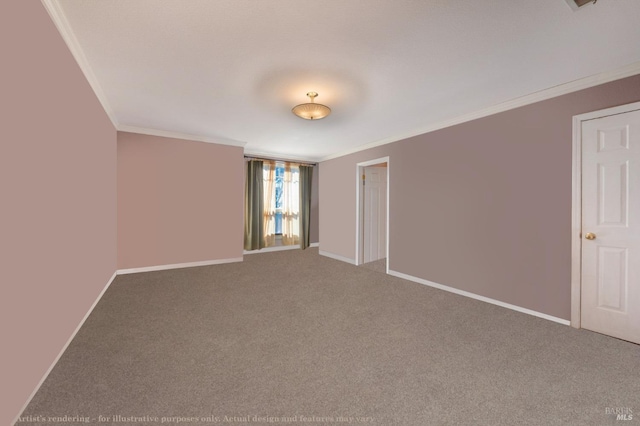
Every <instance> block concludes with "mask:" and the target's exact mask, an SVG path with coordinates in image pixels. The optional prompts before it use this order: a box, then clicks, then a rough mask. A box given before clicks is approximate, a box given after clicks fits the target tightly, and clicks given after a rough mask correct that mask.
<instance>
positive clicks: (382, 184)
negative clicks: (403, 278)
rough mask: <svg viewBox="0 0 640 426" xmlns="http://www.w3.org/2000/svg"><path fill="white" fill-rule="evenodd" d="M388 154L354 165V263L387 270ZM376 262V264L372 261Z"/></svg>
mask: <svg viewBox="0 0 640 426" xmlns="http://www.w3.org/2000/svg"><path fill="white" fill-rule="evenodd" d="M389 176H390V173H389V157H384V158H378V159H376V160H371V161H365V162H362V163H358V164H357V166H356V200H357V208H356V212H357V215H356V230H357V232H356V264H357V265H362V264H365V263H366V264H369V265H372V268H373V269H375V270H382V271H384V272H385V273H388V272H389ZM373 262H377V263H375V264H374V263H373Z"/></svg>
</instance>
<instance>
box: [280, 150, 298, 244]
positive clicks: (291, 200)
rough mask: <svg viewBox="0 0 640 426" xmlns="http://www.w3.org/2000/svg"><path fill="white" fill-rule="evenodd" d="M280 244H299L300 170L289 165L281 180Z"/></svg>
mask: <svg viewBox="0 0 640 426" xmlns="http://www.w3.org/2000/svg"><path fill="white" fill-rule="evenodd" d="M282 244H284V245H285V246H289V245H294V244H300V168H299V167H298V166H297V165H295V164H291V163H285V165H284V177H283V180H282Z"/></svg>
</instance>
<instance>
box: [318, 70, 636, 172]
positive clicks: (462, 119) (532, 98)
mask: <svg viewBox="0 0 640 426" xmlns="http://www.w3.org/2000/svg"><path fill="white" fill-rule="evenodd" d="M637 74H640V62H635V63H632V64H629V65H627V66H625V67H622V68H619V69H616V70H613V71H607V72H604V73H600V74H595V75H592V76H589V77H585V78H581V79H578V80H574V81H570V82H568V83H564V84H560V85H558V86H554V87H550V88H548V89H544V90H540V91H538V92H534V93H531V94H528V95H525V96H521V97H519V98H515V99H512V100H510V101H506V102H502V103H499V104H497V105H493V106H490V107H488V108H483V109H481V110H478V111H475V112H472V113H469V114H465V115H461V116H458V117H456V118H453V119H450V120H444V121H441V122H439V123H435V124H431V125H429V126H427V127H423V128H420V129H416V130H414V131H412V132H410V133H405V134H402V135H396V136H393V137H389V138H385V139H381V140H379V141H375V142H371V143H368V144H365V145H360V146H358V147H356V148H353V149H349V150H346V151H342V152H340V153H337V154H331V155H328V156H326V157H322V158H321V159H320V161H327V160H332V159H334V158H338V157H344V156H345V155H349V154H354V153H356V152H360V151H364V150H367V149H371V148H375V147H377V146H381V145H387V144H390V143H393V142H398V141H401V140H403V139H408V138H412V137H414V136H418V135H422V134H425V133H430V132H434V131H436V130H440V129H444V128H447V127H451V126H455V125H456V124H462V123H466V122H467V121H472V120H477V119H478V118H483V117H488V116H490V115H494V114H498V113H500V112H504V111H508V110H511V109H515V108H519V107H522V106H526V105H530V104H533V103H536V102H540V101H544V100H547V99H551V98H555V97H558V96H562V95H566V94H568V93H572V92H577V91H579V90H583V89H588V88H590V87H594V86H598V85H601V84H604V83H609V82H612V81H615V80H620V79H622V78H626V77H631V76H633V75H637Z"/></svg>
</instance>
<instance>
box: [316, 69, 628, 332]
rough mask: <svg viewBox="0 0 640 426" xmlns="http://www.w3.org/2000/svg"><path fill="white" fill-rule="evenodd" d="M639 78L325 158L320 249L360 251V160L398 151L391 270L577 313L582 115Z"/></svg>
mask: <svg viewBox="0 0 640 426" xmlns="http://www.w3.org/2000/svg"><path fill="white" fill-rule="evenodd" d="M639 100H640V76H634V77H630V78H626V79H623V80H618V81H615V82H612V83H607V84H604V85H601V86H597V87H593V88H589V89H585V90H582V91H579V92H575V93H571V94H567V95H563V96H559V97H556V98H553V99H549V100H546V101H543V102H538V103H535V104H532V105H528V106H524V107H521V108H517V109H514V110H511V111H506V112H503V113H499V114H495V115H492V116H489V117H485V118H482V119H478V120H474V121H471V122H467V123H464V124H460V125H456V126H453V127H449V128H446V129H442V130H439V131H435V132H431V133H427V134H423V135H420V136H416V137H413V138H409V139H406V140H402V141H399V142H395V143H393V144H389V145H384V146H380V147H376V148H372V149H369V150H366V151H361V152H358V153H355V154H351V155H348V156H344V157H340V158H336V159H333V160H329V161H325V162H322V163H321V165H320V169H321V170H320V202H321V203H320V242H321V246H320V250H322V251H326V252H329V253H333V254H337V255H340V256H344V257H346V258H350V259H355V235H356V229H355V215H356V214H355V209H356V202H355V196H356V188H355V185H356V183H355V174H356V164H357V163H358V162H362V161H367V160H371V159H375V158H379V157H383V156H389V157H390V168H389V172H390V200H389V201H390V205H389V209H390V214H389V221H390V223H389V234H390V235H389V251H390V253H389V267H390V269H391V270H394V271H397V272H401V273H404V274H408V275H411V276H414V277H418V278H422V279H425V280H429V281H432V282H436V283H439V284H444V285H447V286H451V287H455V288H458V289H461V290H465V291H469V292H471V293H475V294H478V295H482V296H485V297H490V298H492V299H497V300H500V301H503V302H506V303H511V304H514V305H517V306H521V307H524V308H528V309H532V310H534V311H538V312H542V313H545V314H548V315H552V316H555V317H558V318H562V319H566V320H569V319H570V312H571V302H570V270H571V240H570V237H571V145H572V117H573V116H574V115H577V114H581V113H584V112H589V111H594V110H599V109H603V108H608V107H612V106H616V105H623V104H627V103H631V102H635V101H639Z"/></svg>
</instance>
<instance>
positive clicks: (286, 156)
mask: <svg viewBox="0 0 640 426" xmlns="http://www.w3.org/2000/svg"><path fill="white" fill-rule="evenodd" d="M244 153H245V155H248V156H250V157H260V158H264V159H266V160H273V161H291V162H296V161H300V162H303V163H318V162H319V161H320V158H318V157H297V156H295V155H289V154H282V155H279V154H276V153H273V152H264V151H255V150H252V149H249V150H247V149H245V151H244Z"/></svg>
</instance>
